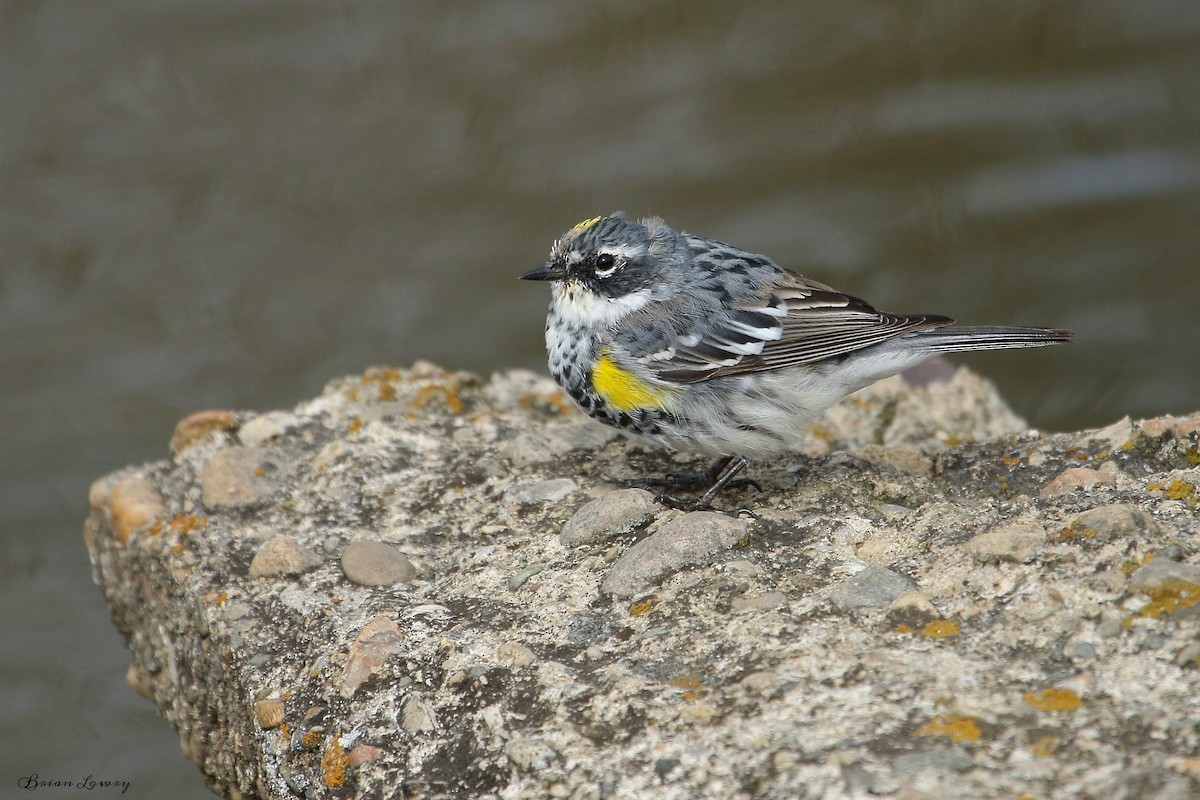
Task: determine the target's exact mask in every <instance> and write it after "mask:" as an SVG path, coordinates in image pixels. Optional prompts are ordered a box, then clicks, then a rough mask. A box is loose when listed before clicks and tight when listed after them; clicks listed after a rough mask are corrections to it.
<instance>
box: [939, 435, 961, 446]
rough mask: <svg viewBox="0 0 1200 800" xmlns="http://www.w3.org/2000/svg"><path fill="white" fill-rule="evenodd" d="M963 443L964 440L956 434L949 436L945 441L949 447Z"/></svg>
mask: <svg viewBox="0 0 1200 800" xmlns="http://www.w3.org/2000/svg"><path fill="white" fill-rule="evenodd" d="M962 443H963V440H962V439H960V438H959V437H958V436H956V435H954V434H950V435H949V436H947V437H946V441H945V442H943V444H945V445H946V446H947V447H958V446H959V445H960V444H962Z"/></svg>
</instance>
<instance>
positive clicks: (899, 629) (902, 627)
mask: <svg viewBox="0 0 1200 800" xmlns="http://www.w3.org/2000/svg"><path fill="white" fill-rule="evenodd" d="M896 633H916V631H914V630H913V629H912V628H911V627H910V626H908V625H905V624H904V623H903V622H901V623H900V624H899V625H897V626H896Z"/></svg>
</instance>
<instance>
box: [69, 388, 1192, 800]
mask: <svg viewBox="0 0 1200 800" xmlns="http://www.w3.org/2000/svg"><path fill="white" fill-rule="evenodd" d="M812 442H813V444H812V447H811V448H810V452H808V453H805V454H797V455H796V456H794V457H791V458H788V459H780V460H777V461H774V462H770V463H763V464H757V465H754V466H753V469H752V473H751V474H752V475H753V477H754V478H755V479H756V480H758V481H759V482H760V483H761V484H762V488H763V491H762V492H761V493H759V492H756V491H755V490H754V489H753V488H750V487H747V488H744V489H738V490H736V491H731V492H729V493H728V494H725V495H722V496H721V497H720V498H718V505H719V506H720V508H721V509H723V510H726V511H728V512H730V514H729V515H725V516H719V515H713V514H711V513H694V514H688V515H685V514H682V513H680V512H678V511H673V510H667V509H665V508H662V507H656V506H651V505H649V504H648V502H647V497H646V496H645V495H644V493H640V492H636V491H624V492H621V493H620V494H614V491H615V490H619V489H625V488H626V487H627V486H628V482H629V481H630V480H631V479H633V478H636V477H640V476H646V475H661V474H664V473H668V472H680V471H686V470H688V469H699V468H701V467H703V466H705V465H704V464H702V463H701V462H700V461H698V460H696V459H691V458H685V457H681V456H675V457H673V456H670V455H668V454H664V453H660V452H656V451H652V450H646V449H642V448H640V447H638V446H636V445H634V444H632V443H630V442H627V441H626V440H624V439H623V438H621V437H619V436H617V435H615V434H614V433H613V432H611V431H609V430H607V429H604V428H603V427H601V426H599V425H598V424H596V423H594V422H592V421H590V420H587V419H586V418H584V417H583V416H581V415H580V414H578V413H577V412H575V411H573V410H572V409H571V408H570V407H569V404H568V403H567V401H566V399H565V398H564V396H563V395H562V394H561V393H560V392H559V391H558V390H557V389H556V388H555V387H554V386H553V385H552V384H550V383H549V382H548V381H547V380H545V379H543V378H539V377H536V376H534V375H532V374H529V373H524V372H511V373H505V374H501V375H497V376H495V377H493V378H492V379H491V380H490V381H487V382H484V381H482V380H481V379H479V378H477V377H475V376H473V375H468V374H463V373H452V372H444V371H442V370H441V369H439V368H437V367H434V366H432V365H429V364H417V365H415V366H414V367H413V368H412V369H409V370H389V369H375V370H371V371H369V372H367V373H365V374H364V375H362V376H356V377H353V378H348V379H344V380H339V381H335V382H333V383H332V384H330V386H329V387H328V388H327V389H326V391H325V392H324V393H323V394H322V395H321V396H320V397H317V398H315V399H313V400H311V401H308V402H306V403H303V404H301V405H300V406H298V407H297V408H296V409H294V410H292V411H288V412H272V413H268V414H252V413H241V412H227V411H210V412H203V413H201V414H199V415H196V416H195V417H192V418H189V419H187V420H184V421H183V422H181V423H180V427H179V429H178V431H177V432H176V435H175V436H174V438H173V439H172V446H171V453H172V454H171V457H170V459H169V460H166V461H161V462H158V463H154V464H149V465H146V466H142V467H136V468H130V469H127V470H123V471H121V472H119V473H116V474H114V475H110V476H108V477H106V478H103V479H101V480H99V481H97V482H96V484H95V486H93V488H92V491H91V496H90V500H91V507H92V511H91V514H90V516H89V518H88V520H87V523H86V526H85V539H86V542H87V545H88V548H89V550H90V552H91V557H92V563H93V565H94V573H95V579H96V582H97V583H98V584H99V585H100V587H101V588H102V589H103V591H104V594H105V596H106V598H107V600H108V603H109V605H110V606H111V609H112V617H113V620H114V622H115V624H116V625H117V627H118V628H119V629H120V631H121V633H122V634H123V635H124V636H125V638H126V640H127V641H128V643H129V647H130V651H131V655H132V664H131V666H130V669H129V674H128V678H129V682H130V685H131V686H132V687H133V688H134V689H135V690H137V691H138V692H140V693H141V694H143V695H145V696H146V697H148V698H150V699H151V700H152V701H153V702H154V703H155V704H156V705H157V706H158V708H159V710H160V711H161V713H162V714H163V715H164V716H165V717H166V718H167V719H169V720H170V721H171V723H172V724H173V725H174V726H175V727H176V728H177V729H178V730H179V736H180V744H181V746H182V748H183V751H184V752H185V753H186V754H187V755H188V756H189V757H190V758H191V759H192V760H193V761H195V763H196V764H197V765H198V766H199V767H200V769H201V771H202V772H203V774H204V777H205V780H206V781H207V782H208V784H209V786H210V787H211V788H212V789H213V790H214V791H215V792H217V793H219V794H224V795H227V796H230V797H234V798H238V797H242V798H248V797H262V798H294V797H306V798H326V797H329V798H351V797H355V798H357V797H369V798H391V797H413V798H424V797H491V798H542V797H563V798H605V797H612V798H654V800H668V799H669V798H754V797H762V798H792V797H866V796H879V797H894V798H926V797H928V798H944V797H963V798H1017V797H1029V798H1043V799H1045V800H1049V798H1060V797H1088V798H1106V799H1107V798H1132V797H1153V798H1159V799H1160V800H1168V799H1169V798H1180V799H1182V798H1186V797H1196V796H1200V756H1198V755H1197V748H1198V746H1200V670H1198V669H1197V667H1198V665H1200V638H1198V633H1200V616H1198V614H1200V602H1198V601H1200V552H1198V548H1197V541H1198V539H1197V534H1198V528H1200V525H1198V521H1197V511H1198V509H1197V503H1198V501H1200V466H1198V464H1200V415H1193V416H1190V417H1183V418H1159V419H1153V420H1145V421H1141V422H1131V421H1130V420H1128V419H1125V420H1121V421H1119V422H1116V423H1114V424H1113V425H1111V426H1109V427H1107V428H1104V429H1101V430H1094V431H1083V432H1076V433H1068V434H1056V435H1044V434H1039V433H1038V432H1036V431H1030V430H1026V429H1025V428H1024V425H1023V423H1022V422H1021V421H1020V420H1019V419H1018V418H1017V417H1015V416H1014V415H1013V414H1012V412H1011V411H1009V410H1008V408H1007V407H1006V406H1005V405H1004V403H1003V401H1001V400H1000V398H999V397H998V396H997V395H996V393H995V391H994V389H993V388H992V387H991V385H990V384H988V383H987V382H985V381H983V380H982V379H980V378H978V377H977V376H975V375H973V374H972V373H970V372H968V371H966V370H959V371H958V372H957V373H955V374H954V375H953V377H952V378H951V379H949V380H947V381H941V382H934V383H930V384H928V385H926V386H923V387H920V388H914V387H912V386H909V385H907V384H906V383H905V382H904V381H902V380H901V379H899V378H896V379H891V380H889V381H885V382H883V383H881V384H878V385H877V386H875V387H873V388H871V389H869V390H867V391H865V392H863V393H860V394H858V395H856V396H854V397H852V398H850V399H849V400H847V401H846V402H845V403H843V404H842V405H841V406H839V407H838V408H837V409H835V410H833V411H831V412H830V413H829V414H827V415H825V416H824V417H822V418H821V419H820V420H817V421H816V422H815V423H814V424H813V439H812ZM164 444H165V443H164ZM164 449H165V448H164ZM605 497H611V499H609V500H607V501H605V502H604V503H601V504H599V505H590V506H589V503H593V502H594V501H596V500H600V499H601V498H605ZM581 509H582V511H581ZM739 509H741V510H743V511H742V512H741V513H738V511H739ZM577 513H581V514H582V516H580V517H579V518H578V519H574V521H573V518H574V517H575V515H576V514H577Z"/></svg>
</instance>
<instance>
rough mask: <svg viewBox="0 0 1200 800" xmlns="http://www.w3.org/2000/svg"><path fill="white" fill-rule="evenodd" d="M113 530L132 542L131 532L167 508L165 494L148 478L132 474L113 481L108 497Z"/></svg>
mask: <svg viewBox="0 0 1200 800" xmlns="http://www.w3.org/2000/svg"><path fill="white" fill-rule="evenodd" d="M108 508H109V512H110V513H111V514H112V521H113V533H115V534H116V538H117V541H120V542H122V543H124V542H128V541H129V535H130V534H131V533H133V532H134V531H136V530H137V529H138V528H140V527H142V526H143V525H145V524H146V523H148V522H150V521H151V520H153V519H155V518H156V517H158V516H161V515H162V513H163V512H164V511H165V510H166V508H165V506H164V505H163V500H162V496H161V495H159V493H158V490H156V489H155V488H154V484H152V483H151V482H150V481H149V480H148V479H147V478H143V477H141V476H139V475H131V476H129V477H127V478H121V479H120V480H118V481H117V482H116V483H115V484H113V487H112V492H111V493H110V494H109V497H108Z"/></svg>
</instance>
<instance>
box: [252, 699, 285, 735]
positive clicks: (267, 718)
mask: <svg viewBox="0 0 1200 800" xmlns="http://www.w3.org/2000/svg"><path fill="white" fill-rule="evenodd" d="M254 716H255V717H256V718H257V719H258V727H259V728H261V729H262V730H264V731H269V730H271V729H272V728H278V727H279V726H280V725H282V724H283V701H282V700H280V699H279V698H277V697H271V698H267V699H266V700H259V701H258V702H256V703H255V704H254Z"/></svg>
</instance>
